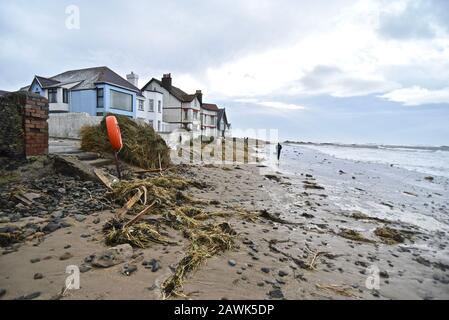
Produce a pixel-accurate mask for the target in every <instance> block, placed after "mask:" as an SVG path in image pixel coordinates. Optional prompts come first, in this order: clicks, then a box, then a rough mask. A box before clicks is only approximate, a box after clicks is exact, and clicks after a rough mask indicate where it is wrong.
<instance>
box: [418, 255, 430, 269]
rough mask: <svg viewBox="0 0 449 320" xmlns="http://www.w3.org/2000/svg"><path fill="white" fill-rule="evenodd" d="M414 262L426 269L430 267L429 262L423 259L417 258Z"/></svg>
mask: <svg viewBox="0 0 449 320" xmlns="http://www.w3.org/2000/svg"><path fill="white" fill-rule="evenodd" d="M415 261H416V262H418V263H419V264H422V265H423V266H426V267H430V266H431V263H430V261H429V260H427V259H425V258H423V257H418V258H416V259H415Z"/></svg>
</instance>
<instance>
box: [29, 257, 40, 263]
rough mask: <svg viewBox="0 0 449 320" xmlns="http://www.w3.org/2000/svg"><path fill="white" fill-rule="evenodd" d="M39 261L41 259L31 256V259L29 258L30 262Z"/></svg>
mask: <svg viewBox="0 0 449 320" xmlns="http://www.w3.org/2000/svg"><path fill="white" fill-rule="evenodd" d="M39 261H41V259H40V258H33V259H31V260H30V262H31V263H36V262H39Z"/></svg>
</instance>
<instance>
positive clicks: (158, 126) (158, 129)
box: [157, 121, 161, 131]
mask: <svg viewBox="0 0 449 320" xmlns="http://www.w3.org/2000/svg"><path fill="white" fill-rule="evenodd" d="M157 131H161V122H160V121H158V122H157Z"/></svg>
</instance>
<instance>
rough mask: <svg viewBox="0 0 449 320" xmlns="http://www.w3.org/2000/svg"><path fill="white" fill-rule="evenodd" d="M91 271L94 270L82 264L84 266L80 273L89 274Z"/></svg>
mask: <svg viewBox="0 0 449 320" xmlns="http://www.w3.org/2000/svg"><path fill="white" fill-rule="evenodd" d="M90 270H92V267H90V266H88V265H85V264H82V265H81V266H80V272H81V273H85V272H88V271H90Z"/></svg>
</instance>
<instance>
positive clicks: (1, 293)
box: [0, 288, 6, 298]
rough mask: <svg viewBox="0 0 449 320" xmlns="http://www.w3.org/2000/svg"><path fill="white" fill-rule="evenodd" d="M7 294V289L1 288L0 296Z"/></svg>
mask: <svg viewBox="0 0 449 320" xmlns="http://www.w3.org/2000/svg"><path fill="white" fill-rule="evenodd" d="M5 294H6V289H3V288H0V298H1V297H3V296H4V295H5Z"/></svg>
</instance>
